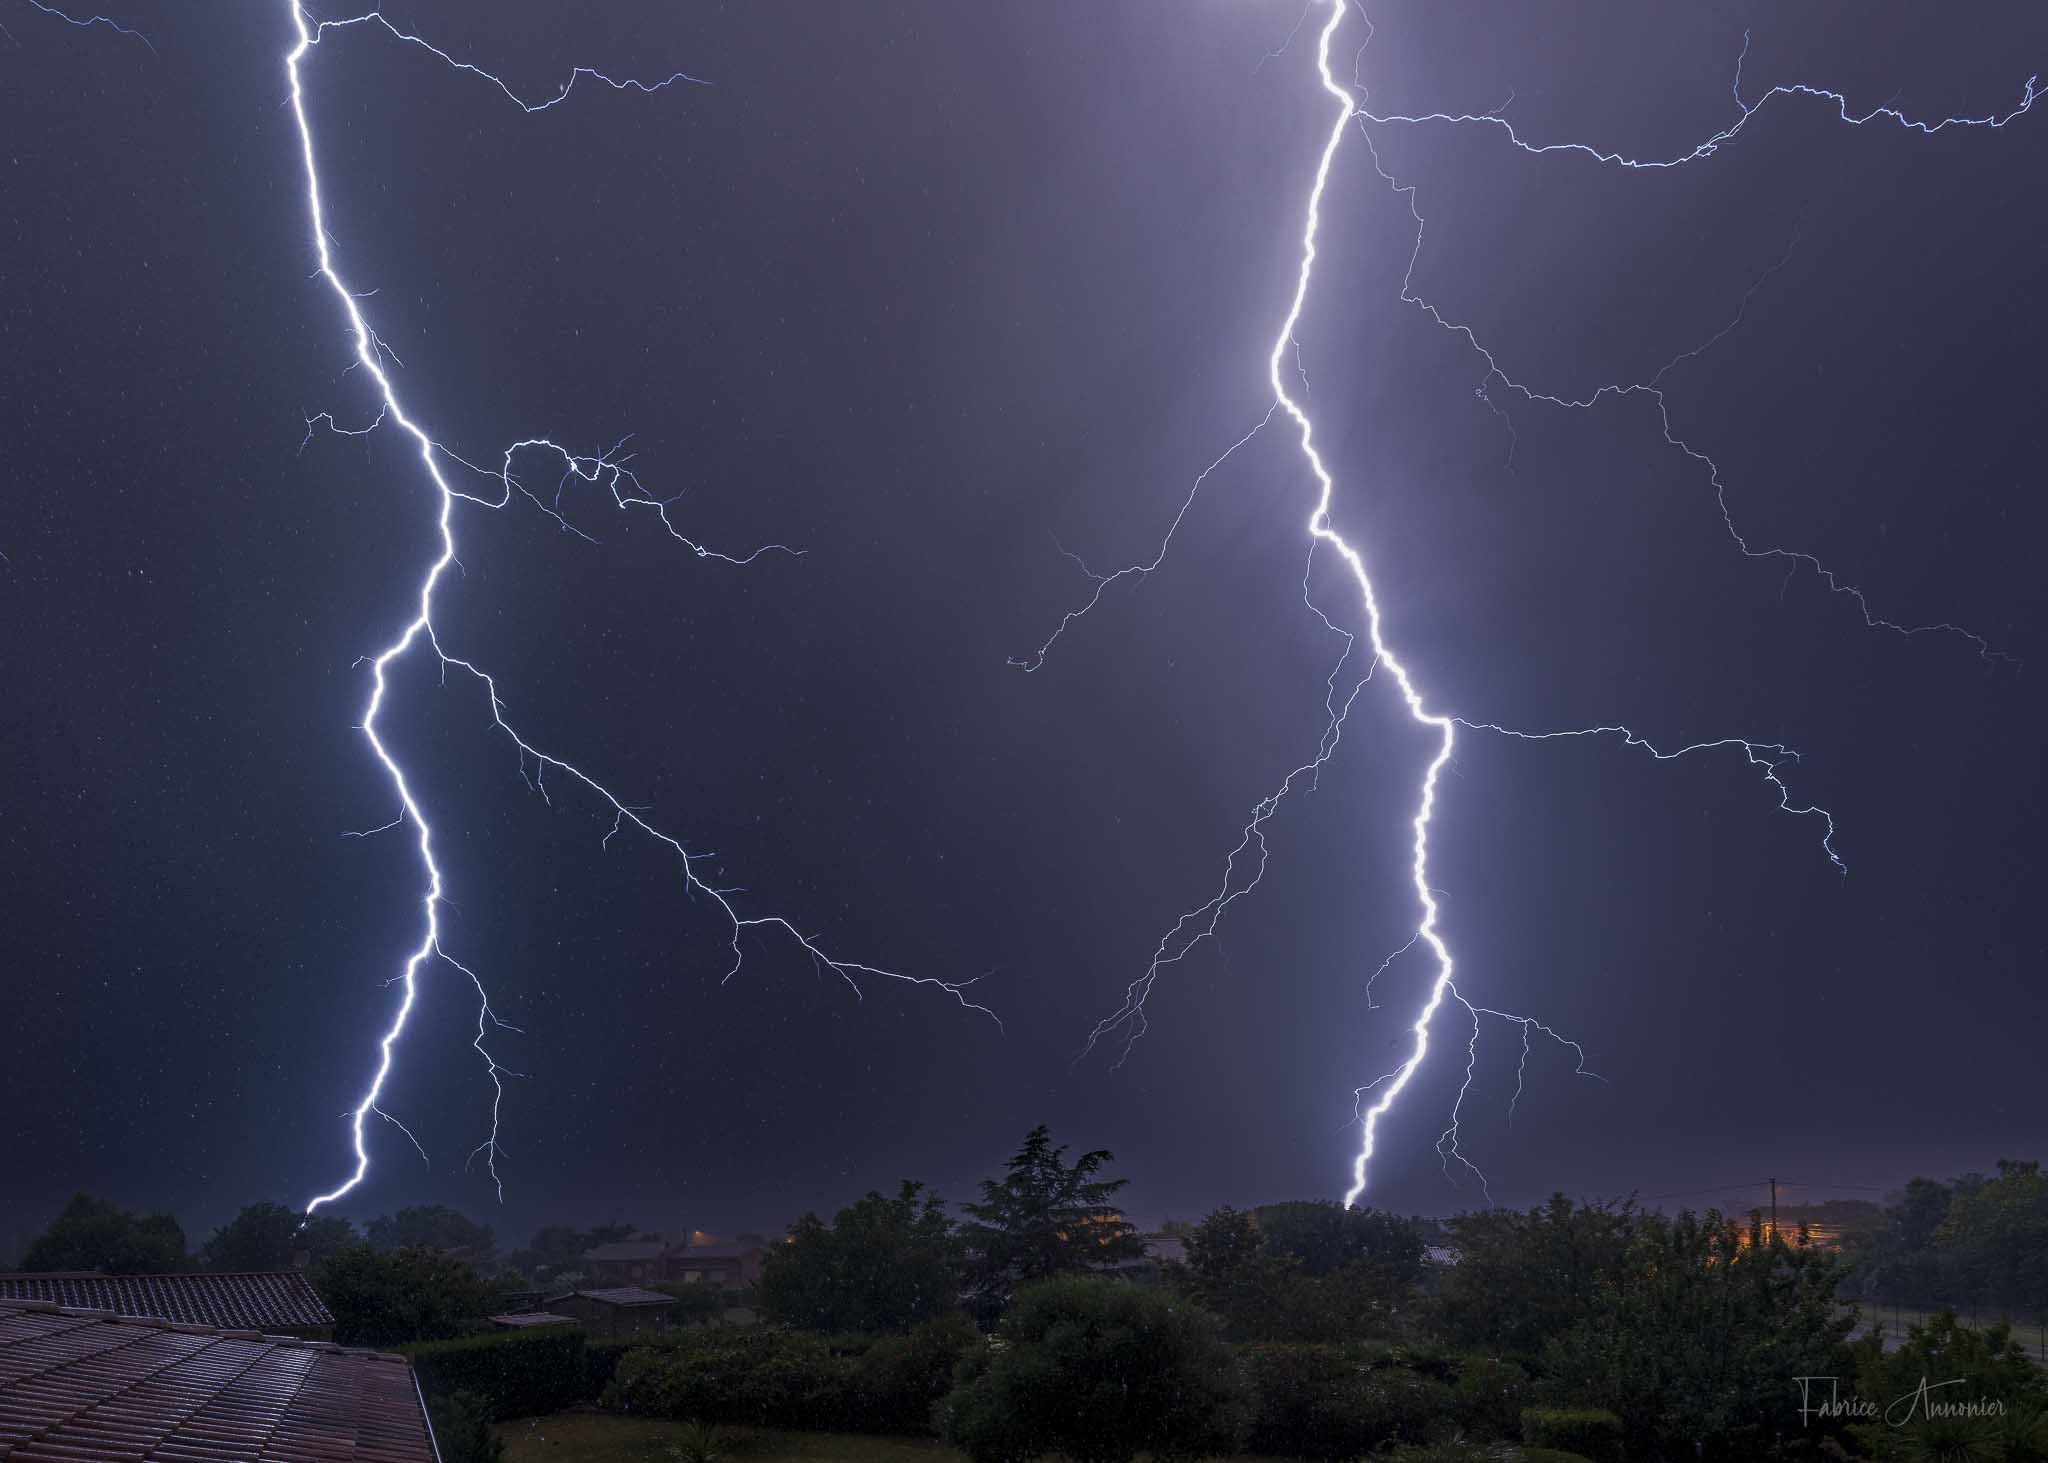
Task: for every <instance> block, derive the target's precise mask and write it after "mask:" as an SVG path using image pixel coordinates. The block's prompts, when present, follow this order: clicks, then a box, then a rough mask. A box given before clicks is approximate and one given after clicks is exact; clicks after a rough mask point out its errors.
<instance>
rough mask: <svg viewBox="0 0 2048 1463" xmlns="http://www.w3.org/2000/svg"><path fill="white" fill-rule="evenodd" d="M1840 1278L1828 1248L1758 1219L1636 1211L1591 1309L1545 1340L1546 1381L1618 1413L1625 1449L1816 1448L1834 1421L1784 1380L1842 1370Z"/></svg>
mask: <svg viewBox="0 0 2048 1463" xmlns="http://www.w3.org/2000/svg"><path fill="white" fill-rule="evenodd" d="M1838 1279H1839V1266H1838V1264H1837V1262H1836V1261H1835V1259H1834V1257H1833V1256H1832V1255H1829V1254H1827V1253H1825V1252H1823V1251H1820V1250H1817V1249H1814V1248H1811V1247H1810V1246H1806V1245H1799V1244H1787V1243H1786V1242H1785V1241H1784V1240H1783V1239H1782V1238H1779V1237H1777V1236H1775V1235H1770V1234H1768V1233H1767V1232H1766V1231H1765V1230H1764V1229H1763V1228H1762V1227H1761V1226H1756V1225H1753V1226H1751V1227H1750V1228H1749V1229H1747V1230H1745V1229H1744V1228H1743V1227H1742V1226H1740V1225H1737V1224H1735V1223H1732V1222H1730V1221H1727V1220H1724V1219H1722V1218H1721V1217H1720V1216H1719V1215H1717V1214H1711V1213H1710V1214H1708V1215H1706V1216H1704V1217H1698V1216H1694V1215H1691V1214H1681V1215H1679V1216H1677V1217H1676V1218H1666V1217H1664V1216H1662V1215H1656V1214H1649V1215H1642V1216H1639V1217H1638V1219H1637V1222H1636V1224H1635V1226H1634V1234H1633V1235H1632V1236H1631V1238H1630V1241H1629V1244H1628V1246H1627V1247H1626V1249H1625V1250H1624V1251H1623V1252H1622V1253H1621V1255H1619V1256H1618V1257H1617V1263H1616V1264H1615V1265H1613V1266H1611V1267H1608V1269H1607V1271H1606V1273H1605V1274H1604V1276H1603V1277H1602V1278H1601V1280H1600V1281H1599V1282H1598V1284H1597V1286H1596V1288H1595V1291H1594V1293H1593V1294H1592V1295H1591V1296H1589V1297H1588V1304H1589V1306H1590V1308H1591V1309H1590V1313H1589V1314H1588V1315H1587V1316H1585V1317H1584V1318H1582V1319H1581V1320H1579V1321H1577V1322H1576V1323H1574V1324H1573V1325H1572V1326H1570V1327H1568V1328H1567V1329H1566V1330H1565V1331H1563V1332H1562V1333H1561V1334H1560V1335H1558V1336H1557V1337H1555V1338H1554V1339H1553V1340H1552V1341H1551V1343H1550V1345H1549V1346H1547V1347H1546V1348H1545V1349H1544V1353H1543V1370H1544V1372H1545V1374H1546V1376H1545V1381H1544V1384H1543V1387H1544V1391H1545V1393H1546V1395H1547V1396H1548V1397H1549V1399H1550V1400H1552V1401H1554V1402H1557V1403H1561V1404H1566V1405H1574V1406H1575V1405H1582V1404H1583V1405H1589V1406H1596V1407H1604V1408H1606V1409H1608V1410H1609V1411H1612V1412H1614V1413H1616V1414H1618V1415H1619V1416H1620V1417H1621V1418H1622V1420H1623V1425H1624V1431H1625V1433H1626V1437H1627V1443H1628V1451H1629V1453H1630V1454H1631V1455H1633V1456H1648V1457H1658V1456H1665V1455H1671V1456H1678V1455H1681V1454H1682V1455H1683V1456H1687V1457H1701V1458H1706V1459H1726V1460H1729V1463H1750V1460H1753V1459H1759V1458H1767V1457H1770V1456H1772V1455H1773V1450H1776V1449H1780V1448H1785V1447H1791V1446H1793V1445H1794V1444H1795V1443H1797V1444H1800V1445H1802V1446H1811V1445H1817V1443H1818V1442H1819V1441H1820V1439H1821V1437H1822V1436H1823V1435H1824V1434H1826V1433H1828V1432H1829V1431H1839V1427H1838V1426H1832V1427H1831V1426H1824V1425H1823V1424H1821V1423H1817V1422H1809V1421H1808V1420H1806V1419H1802V1418H1801V1417H1800V1416H1799V1413H1798V1410H1797V1408H1796V1407H1795V1406H1794V1405H1793V1402H1794V1398H1795V1391H1794V1388H1795V1383H1794V1382H1793V1380H1792V1379H1793V1378H1795V1377H1801V1376H1823V1375H1827V1374H1830V1373H1841V1372H1843V1371H1845V1370H1846V1365H1847V1360H1848V1356H1847V1352H1846V1350H1845V1349H1844V1345H1843V1343H1844V1341H1845V1340H1846V1338H1847V1335H1848V1332H1849V1330H1850V1329H1851V1327H1852V1326H1853V1324H1854V1322H1853V1320H1852V1318H1851V1317H1850V1316H1849V1315H1848V1314H1845V1313H1844V1312H1843V1310H1842V1307H1841V1306H1840V1304H1839V1303H1838V1302H1837V1300H1836V1297H1835V1287H1836V1283H1837V1281H1838ZM1533 1441H1544V1440H1543V1439H1536V1440H1533ZM1550 1441H1553V1442H1555V1443H1556V1445H1557V1446H1561V1447H1569V1448H1572V1449H1574V1450H1575V1451H1578V1452H1588V1451H1590V1450H1589V1449H1587V1448H1586V1447H1584V1446H1582V1445H1581V1444H1578V1443H1574V1442H1570V1441H1566V1440H1562V1439H1553V1440H1550ZM1594 1456H1595V1457H1598V1456H1599V1455H1598V1454H1597V1453H1595V1454H1594Z"/></svg>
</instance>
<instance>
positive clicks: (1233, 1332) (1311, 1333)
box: [1179, 1202, 1423, 1341]
mask: <svg viewBox="0 0 2048 1463" xmlns="http://www.w3.org/2000/svg"><path fill="white" fill-rule="evenodd" d="M1186 1240H1187V1248H1188V1261H1187V1265H1186V1267H1185V1270H1184V1271H1183V1272H1182V1273H1181V1275H1180V1276H1179V1279H1180V1281H1181V1283H1182V1284H1183V1285H1184V1286H1185V1287H1186V1289H1187V1291H1188V1294H1189V1295H1190V1296H1191V1297H1192V1298H1193V1299H1194V1300H1195V1301H1196V1302H1197V1303H1198V1304H1200V1305H1202V1306H1204V1307H1205V1308H1207V1309H1209V1310H1212V1311H1214V1312H1215V1313H1216V1314H1217V1315H1219V1316H1221V1317H1222V1318H1223V1320H1224V1324H1225V1327H1226V1331H1227V1334H1228V1335H1230V1336H1231V1337H1232V1338H1233V1339H1235V1340H1244V1341H1343V1340H1356V1339H1360V1338H1363V1337H1368V1336H1380V1335H1385V1334H1388V1333H1389V1332H1390V1331H1391V1330H1392V1329H1393V1327H1394V1324H1395V1321H1394V1317H1395V1314H1396V1312H1397V1311H1398V1310H1399V1309H1400V1307H1401V1305H1402V1303H1403V1302H1404V1301H1405V1300H1406V1298H1407V1297H1408V1295H1409V1293H1410V1292H1411V1291H1412V1290H1413V1289H1414V1286H1415V1282H1416V1280H1417V1279H1418V1277H1419V1276H1420V1274H1421V1270H1422V1250H1423V1243H1422V1231H1421V1229H1420V1227H1419V1226H1418V1225H1417V1224H1416V1223H1415V1222H1414V1221H1413V1220H1408V1219H1402V1218H1399V1217H1397V1216H1395V1215H1391V1214H1383V1213H1380V1212H1378V1211H1375V1210H1370V1209H1352V1210H1347V1209H1344V1208H1343V1207H1342V1206H1341V1205H1337V1204H1326V1203H1320V1202H1312V1203H1295V1204H1273V1205H1268V1206H1266V1207H1265V1208H1262V1209H1259V1210H1256V1211H1253V1212H1250V1213H1247V1212H1245V1211H1242V1210H1237V1209H1230V1208H1224V1209H1219V1210H1217V1211H1216V1212H1215V1213H1214V1214H1211V1215H1210V1216H1209V1217H1208V1218H1206V1219H1204V1220H1203V1221H1202V1222H1201V1223H1200V1224H1197V1225H1195V1226H1193V1227H1192V1228H1191V1229H1189V1230H1188V1232H1187V1235H1186Z"/></svg>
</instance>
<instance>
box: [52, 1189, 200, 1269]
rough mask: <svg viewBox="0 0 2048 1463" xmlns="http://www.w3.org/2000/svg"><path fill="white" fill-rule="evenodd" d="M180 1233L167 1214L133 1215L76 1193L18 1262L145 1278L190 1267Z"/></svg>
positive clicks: (100, 1200)
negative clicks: (144, 1276) (142, 1276)
mask: <svg viewBox="0 0 2048 1463" xmlns="http://www.w3.org/2000/svg"><path fill="white" fill-rule="evenodd" d="M190 1263H191V1262H190V1261H189V1260H187V1259H186V1257H185V1231H184V1230H183V1229H182V1228H180V1227H179V1225H178V1221H177V1220H176V1219H174V1218H172V1217H171V1216H170V1215H168V1214H149V1215H143V1214H133V1213H130V1212H129V1211H128V1210H126V1209H123V1208H121V1207H120V1206H119V1205H117V1204H114V1203H111V1202H109V1201H108V1200H106V1199H95V1198H94V1197H92V1195H90V1194H75V1195H73V1196H72V1199H71V1202H70V1203H68V1204H66V1205H65V1206H64V1210H63V1212H62V1213H61V1214H59V1215H58V1216H57V1217H56V1218H55V1219H53V1220H51V1221H50V1227H49V1228H48V1229H46V1230H44V1231H43V1232H42V1234H40V1235H38V1236H37V1237H36V1239H35V1241H34V1242H33V1243H32V1244H30V1245H29V1247H28V1253H27V1254H25V1255H23V1256H22V1258H21V1268H22V1269H24V1270H101V1271H105V1272H106V1273H107V1274H109V1275H148V1274H157V1273H161V1272H163V1271H168V1270H184V1269H187V1268H189V1267H190Z"/></svg>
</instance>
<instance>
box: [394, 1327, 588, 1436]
mask: <svg viewBox="0 0 2048 1463" xmlns="http://www.w3.org/2000/svg"><path fill="white" fill-rule="evenodd" d="M584 1346H585V1338H584V1335H583V1333H582V1332H581V1331H579V1330H577V1329H576V1328H575V1327H574V1326H548V1327H544V1328H542V1329H540V1330H536V1331H520V1332H507V1333H504V1334H498V1335H489V1336H465V1337H462V1338H459V1339H457V1340H453V1341H429V1342H426V1343H423V1344H421V1345H418V1346H411V1347H408V1348H407V1349H406V1354H407V1355H408V1356H410V1357H411V1358H412V1366H413V1372H414V1374H415V1375H416V1376H418V1377H419V1381H420V1387H421V1389H422V1390H423V1391H425V1392H426V1394H427V1395H428V1396H429V1397H444V1396H446V1397H452V1396H454V1395H456V1394H458V1393H461V1394H463V1395H467V1396H471V1397H477V1398H481V1399H482V1400H483V1402H484V1403H485V1404H486V1407H487V1410H488V1412H489V1415H490V1416H491V1417H492V1418H494V1419H496V1420H498V1421H501V1422H502V1421H503V1420H504V1419H506V1418H508V1417H537V1416H539V1415H540V1414H542V1413H546V1412H560V1411H562V1410H563V1409H564V1408H568V1407H574V1406H575V1405H576V1404H577V1403H579V1402H587V1401H589V1400H591V1397H592V1395H593V1394H592V1393H591V1390H590V1371H589V1366H588V1363H587V1361H586V1359H585V1356H584Z"/></svg>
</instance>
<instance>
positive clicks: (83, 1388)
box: [0, 1300, 435, 1463]
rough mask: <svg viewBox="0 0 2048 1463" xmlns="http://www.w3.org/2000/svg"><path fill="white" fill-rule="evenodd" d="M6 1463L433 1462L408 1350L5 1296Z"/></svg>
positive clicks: (1, 1440) (1, 1397) (1, 1319)
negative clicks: (128, 1316) (382, 1350)
mask: <svg viewBox="0 0 2048 1463" xmlns="http://www.w3.org/2000/svg"><path fill="white" fill-rule="evenodd" d="M0 1459H5V1460H6V1463H435V1452H434V1446H433V1442H432V1439H431V1437H430V1435H429V1433H428V1431H427V1426H426V1419H425V1418H424V1416H423V1415H422V1414H421V1411H420V1403H419V1393H418V1390H417V1389H416V1388H415V1386H414V1385H413V1380H412V1369H411V1368H410V1367H409V1366H408V1365H407V1364H406V1363H405V1361H404V1359H403V1358H400V1357H395V1356H379V1355H376V1354H374V1353H369V1352H361V1351H353V1350H345V1349H343V1348H341V1347H337V1346H332V1345H327V1344H323V1343H320V1342H307V1341H299V1340H295V1339H292V1338H285V1337H275V1336H269V1337H265V1336H259V1337H253V1338H252V1337H244V1336H227V1335H223V1334H221V1333H219V1332H202V1331H197V1330H195V1329H194V1328H192V1327H189V1326H178V1325H162V1324H155V1323H149V1322H137V1321H132V1320H107V1319H104V1318H102V1317H98V1316H94V1315H90V1314H86V1313H82V1312H79V1311H74V1310H65V1309H62V1308H59V1307H54V1306H49V1305H44V1304H38V1303H24V1302H18V1301H7V1300H0Z"/></svg>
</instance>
